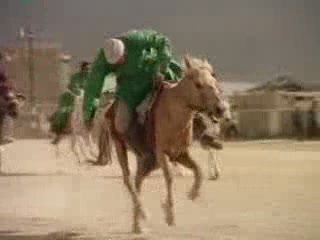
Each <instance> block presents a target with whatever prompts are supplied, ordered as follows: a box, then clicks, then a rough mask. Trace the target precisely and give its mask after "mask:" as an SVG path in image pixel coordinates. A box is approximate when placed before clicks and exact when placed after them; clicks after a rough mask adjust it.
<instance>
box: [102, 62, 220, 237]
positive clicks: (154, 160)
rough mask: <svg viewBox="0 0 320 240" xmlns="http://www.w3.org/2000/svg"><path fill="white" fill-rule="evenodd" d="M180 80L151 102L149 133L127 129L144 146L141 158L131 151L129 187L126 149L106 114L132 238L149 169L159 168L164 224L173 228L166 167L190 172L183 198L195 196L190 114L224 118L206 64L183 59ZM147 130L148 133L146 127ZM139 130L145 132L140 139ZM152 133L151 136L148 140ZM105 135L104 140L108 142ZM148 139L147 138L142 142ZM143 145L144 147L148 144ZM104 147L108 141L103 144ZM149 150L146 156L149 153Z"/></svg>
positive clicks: (214, 80) (196, 175)
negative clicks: (175, 164) (134, 166)
mask: <svg viewBox="0 0 320 240" xmlns="http://www.w3.org/2000/svg"><path fill="white" fill-rule="evenodd" d="M184 63H185V68H184V77H183V79H182V80H181V81H179V82H178V83H177V84H175V86H172V87H164V88H163V89H162V91H160V93H158V97H157V98H156V100H155V102H154V104H153V109H152V110H151V113H150V114H149V115H150V116H151V117H150V119H149V120H147V122H148V123H150V122H151V123H152V124H146V125H148V126H149V127H144V128H143V127H141V126H140V127H139V126H138V125H139V124H138V122H137V121H135V122H134V123H133V125H131V128H130V129H134V128H137V129H139V130H137V131H135V130H132V131H133V133H135V134H136V135H138V136H141V138H143V139H144V140H145V145H146V152H145V153H141V152H137V151H135V149H133V150H134V152H135V154H136V156H137V173H136V177H135V184H134V181H133V179H132V177H131V173H130V169H129V165H128V153H127V148H128V147H130V143H127V142H125V141H124V140H123V138H122V136H120V135H119V134H118V133H117V132H116V130H115V128H114V112H113V109H114V108H113V107H112V108H111V110H110V112H109V114H108V119H107V120H106V123H105V124H111V125H112V133H111V135H112V138H113V140H114V143H115V149H116V153H117V156H118V161H119V164H120V167H121V169H122V173H123V180H124V184H125V186H126V187H127V189H128V191H129V193H130V196H131V199H132V202H133V232H135V233H139V232H141V231H142V228H141V226H140V220H141V219H144V218H145V217H146V215H145V212H144V209H143V207H142V202H141V200H140V196H139V195H140V191H141V186H142V182H143V180H144V179H145V178H146V177H147V176H148V175H149V174H150V173H151V172H152V171H153V170H155V169H157V168H158V167H160V168H161V169H162V171H163V174H164V178H165V183H166V190H167V196H166V201H165V203H164V204H163V209H164V213H165V219H166V223H167V224H168V225H170V226H171V225H174V224H175V217H174V216H175V214H174V200H173V192H172V180H173V179H172V174H171V170H170V168H169V165H168V162H169V161H173V162H178V163H179V164H181V165H183V166H185V167H187V168H189V169H191V170H192V171H193V173H194V178H195V179H194V183H193V186H192V188H191V191H190V193H189V194H188V196H189V198H190V199H191V200H194V199H196V198H197V197H198V196H199V194H200V188H201V185H202V180H203V178H202V173H201V169H200V167H199V166H198V164H197V163H196V162H195V161H194V160H193V159H192V157H191V155H190V151H189V147H190V145H191V143H192V124H193V117H194V114H195V113H196V112H198V111H205V112H208V113H209V114H214V115H215V117H216V118H221V117H222V116H223V115H224V112H225V109H226V107H225V105H224V103H225V101H224V99H223V96H222V91H221V89H220V88H219V82H218V80H217V78H216V76H215V73H214V71H213V69H212V66H211V65H210V64H209V63H208V62H207V61H206V60H200V59H196V58H190V57H185V59H184ZM150 126H152V127H150ZM143 129H147V130H146V132H145V134H144V133H143V131H141V130H143ZM151 133H152V134H151ZM108 136H109V135H108V134H107V135H106V136H105V137H108ZM148 136H149V137H150V138H148ZM148 140H149V141H148ZM108 142H110V141H108ZM150 148H151V149H152V151H151V152H150Z"/></svg>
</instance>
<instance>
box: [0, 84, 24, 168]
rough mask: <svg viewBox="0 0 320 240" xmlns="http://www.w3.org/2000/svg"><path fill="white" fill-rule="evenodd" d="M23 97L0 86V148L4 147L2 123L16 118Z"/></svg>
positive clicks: (0, 160)
mask: <svg viewBox="0 0 320 240" xmlns="http://www.w3.org/2000/svg"><path fill="white" fill-rule="evenodd" d="M25 99H26V98H25V96H24V95H23V94H21V93H16V92H15V91H14V89H12V88H10V87H8V86H6V85H5V84H3V85H1V86H0V147H2V145H5V144H6V142H5V141H4V136H3V135H4V121H5V118H6V117H11V118H17V116H18V114H19V109H20V107H21V106H22V105H23V103H24V101H25ZM2 151H3V149H2V148H1V149H0V171H1V162H2Z"/></svg>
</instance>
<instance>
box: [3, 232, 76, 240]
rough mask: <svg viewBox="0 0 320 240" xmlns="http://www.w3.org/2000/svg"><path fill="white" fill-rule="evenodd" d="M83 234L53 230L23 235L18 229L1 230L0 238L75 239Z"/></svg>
mask: <svg viewBox="0 0 320 240" xmlns="http://www.w3.org/2000/svg"><path fill="white" fill-rule="evenodd" d="M79 237H81V234H79V233H75V232H53V233H49V234H39V235H36V234H34V235H23V233H21V232H18V231H0V240H74V239H79Z"/></svg>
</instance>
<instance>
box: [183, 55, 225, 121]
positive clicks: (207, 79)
mask: <svg viewBox="0 0 320 240" xmlns="http://www.w3.org/2000/svg"><path fill="white" fill-rule="evenodd" d="M184 63H185V71H184V73H185V75H184V78H183V80H182V81H181V82H180V83H181V85H182V86H183V92H184V93H185V95H186V96H185V97H186V101H187V104H188V106H189V107H190V108H192V109H194V110H196V111H204V112H207V113H208V114H210V115H214V116H215V117H216V118H223V117H224V115H225V112H226V110H227V105H226V100H225V99H224V97H223V92H222V89H221V87H220V83H219V81H218V80H217V77H216V75H215V72H214V71H213V68H212V66H211V65H210V64H209V63H208V61H207V60H200V59H196V58H190V57H188V56H186V57H185V59H184Z"/></svg>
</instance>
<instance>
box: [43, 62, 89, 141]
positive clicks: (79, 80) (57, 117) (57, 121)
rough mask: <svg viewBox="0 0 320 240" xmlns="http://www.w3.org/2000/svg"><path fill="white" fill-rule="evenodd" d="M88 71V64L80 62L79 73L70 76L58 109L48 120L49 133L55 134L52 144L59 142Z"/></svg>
mask: <svg viewBox="0 0 320 240" xmlns="http://www.w3.org/2000/svg"><path fill="white" fill-rule="evenodd" d="M88 69H89V63H88V62H86V61H83V62H81V63H80V69H79V71H78V72H76V73H74V74H73V75H72V76H71V78H70V82H69V84H68V86H67V90H66V91H65V92H64V93H62V94H61V95H60V97H59V100H58V109H57V111H56V112H54V113H53V115H52V116H51V117H50V119H49V121H50V123H51V126H50V128H51V132H53V133H55V134H56V137H55V138H54V139H53V141H52V143H53V144H56V143H57V142H58V141H59V139H60V134H61V133H62V132H63V130H65V127H66V125H67V122H68V117H69V116H70V113H72V111H73V109H74V99H75V96H78V95H79V94H80V90H81V89H83V87H84V85H85V83H86V81H87V79H88V73H89V71H88Z"/></svg>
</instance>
